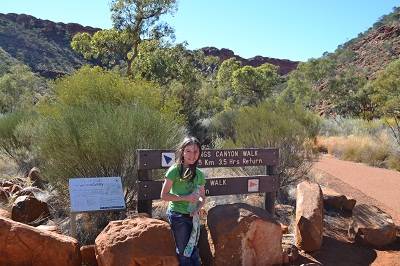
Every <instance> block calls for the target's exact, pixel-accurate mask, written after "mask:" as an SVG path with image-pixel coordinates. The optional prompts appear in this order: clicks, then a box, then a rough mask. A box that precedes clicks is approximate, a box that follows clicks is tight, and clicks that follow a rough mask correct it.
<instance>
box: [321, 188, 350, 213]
mask: <svg viewBox="0 0 400 266" xmlns="http://www.w3.org/2000/svg"><path fill="white" fill-rule="evenodd" d="M321 190H322V195H323V199H324V208H325V209H335V210H342V208H343V204H344V202H345V200H346V197H345V196H344V195H342V194H339V193H337V192H336V191H334V190H332V189H330V188H327V187H322V188H321Z"/></svg>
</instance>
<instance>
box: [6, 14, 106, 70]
mask: <svg viewBox="0 0 400 266" xmlns="http://www.w3.org/2000/svg"><path fill="white" fill-rule="evenodd" d="M97 30H99V29H96V28H92V27H84V26H81V25H79V24H75V23H68V24H64V23H55V22H52V21H49V20H42V19H37V18H35V17H33V16H29V15H24V14H21V15H18V14H12V13H10V14H0V47H1V48H2V49H3V50H4V51H5V52H7V53H8V54H9V55H10V56H11V57H13V58H15V59H17V60H19V61H20V62H23V63H24V64H26V65H28V66H29V67H30V68H31V69H32V70H33V71H34V72H37V73H39V74H40V75H42V76H44V77H47V78H55V77H57V76H60V75H64V74H66V73H70V72H71V71H73V70H74V69H76V68H79V67H80V66H82V65H83V64H85V63H88V62H87V61H86V60H84V59H83V57H81V56H79V55H77V54H76V53H74V51H73V50H72V49H71V47H70V42H71V38H72V36H73V35H74V34H76V33H77V32H88V33H94V32H96V31H97Z"/></svg>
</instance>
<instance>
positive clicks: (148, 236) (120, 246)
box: [95, 217, 178, 266]
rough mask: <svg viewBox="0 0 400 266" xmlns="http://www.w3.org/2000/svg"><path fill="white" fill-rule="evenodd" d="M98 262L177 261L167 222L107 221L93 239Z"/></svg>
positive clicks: (104, 264)
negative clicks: (104, 226)
mask: <svg viewBox="0 0 400 266" xmlns="http://www.w3.org/2000/svg"><path fill="white" fill-rule="evenodd" d="M95 252H96V259H97V262H98V264H99V265H100V266H111V265H115V266H117V265H124V266H136V265H148V266H155V265H158V266H163V265H165V266H167V265H168V266H169V265H171V266H173V265H178V259H177V257H176V252H175V243H174V240H173V236H172V232H171V229H170V226H169V224H168V223H167V222H164V221H161V220H157V219H152V218H147V217H135V218H132V219H126V220H119V221H112V222H110V223H109V224H108V225H107V226H106V228H104V230H103V231H102V232H101V233H100V234H99V235H98V236H97V238H96V240H95Z"/></svg>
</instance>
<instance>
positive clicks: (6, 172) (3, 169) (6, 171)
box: [0, 156, 18, 178]
mask: <svg viewBox="0 0 400 266" xmlns="http://www.w3.org/2000/svg"><path fill="white" fill-rule="evenodd" d="M17 174H18V167H17V165H16V164H15V162H14V161H12V160H10V159H7V158H5V157H2V156H0V177H2V178H9V177H12V176H16V175H17Z"/></svg>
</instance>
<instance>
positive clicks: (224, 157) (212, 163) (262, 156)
mask: <svg viewBox="0 0 400 266" xmlns="http://www.w3.org/2000/svg"><path fill="white" fill-rule="evenodd" d="M137 152H138V153H137V155H138V169H140V170H146V169H161V168H166V167H168V166H167V164H166V163H165V158H163V156H164V157H165V154H168V153H173V152H174V151H171V150H138V151H137ZM166 158H167V160H168V157H166ZM278 158H279V151H278V149H255V148H249V149H229V150H211V149H210V150H203V152H202V153H201V157H200V160H199V162H198V167H202V168H211V167H235V166H259V165H273V166H275V165H277V164H278Z"/></svg>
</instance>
